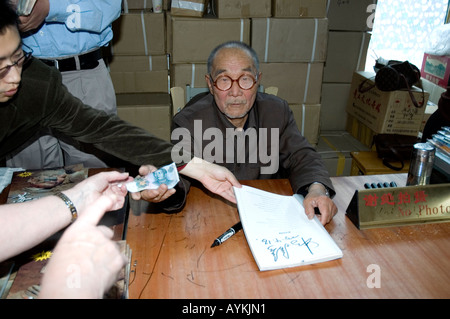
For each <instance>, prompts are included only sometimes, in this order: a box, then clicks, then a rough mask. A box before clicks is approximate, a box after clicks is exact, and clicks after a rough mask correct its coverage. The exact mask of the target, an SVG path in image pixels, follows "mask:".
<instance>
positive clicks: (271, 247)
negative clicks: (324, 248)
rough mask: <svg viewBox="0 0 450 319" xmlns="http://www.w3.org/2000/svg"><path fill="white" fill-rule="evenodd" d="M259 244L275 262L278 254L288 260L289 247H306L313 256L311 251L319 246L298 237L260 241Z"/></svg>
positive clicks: (309, 239) (309, 240) (310, 240)
mask: <svg viewBox="0 0 450 319" xmlns="http://www.w3.org/2000/svg"><path fill="white" fill-rule="evenodd" d="M261 242H262V243H263V244H264V245H265V246H266V248H267V250H268V251H269V252H270V253H271V254H272V256H273V259H274V261H275V262H276V261H277V260H278V257H279V255H280V254H281V255H282V256H283V257H284V258H286V259H289V250H288V248H289V247H306V248H307V249H308V252H309V253H310V254H311V255H314V252H313V249H314V248H317V247H319V244H318V243H316V242H314V241H312V239H311V238H308V239H306V240H305V239H304V238H303V237H301V236H300V235H296V236H284V237H277V238H274V239H261Z"/></svg>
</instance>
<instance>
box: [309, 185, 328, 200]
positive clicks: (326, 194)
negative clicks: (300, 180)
mask: <svg viewBox="0 0 450 319" xmlns="http://www.w3.org/2000/svg"><path fill="white" fill-rule="evenodd" d="M314 184H320V185H322V186H323V187H324V188H325V196H327V197H328V198H330V197H331V196H330V191H329V190H328V187H326V186H325V185H323V184H322V183H319V182H314V183H311V184H310V185H309V186H308V188H307V189H306V190H307V191H309V188H310V187H311V185H314Z"/></svg>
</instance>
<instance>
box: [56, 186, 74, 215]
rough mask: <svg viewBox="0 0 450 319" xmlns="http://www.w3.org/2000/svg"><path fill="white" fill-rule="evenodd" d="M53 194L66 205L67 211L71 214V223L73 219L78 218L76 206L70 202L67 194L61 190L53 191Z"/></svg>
mask: <svg viewBox="0 0 450 319" xmlns="http://www.w3.org/2000/svg"><path fill="white" fill-rule="evenodd" d="M55 196H57V197H59V198H60V199H61V200H62V201H63V202H64V204H65V205H66V207H67V208H68V210H69V212H70V214H71V221H70V222H71V223H73V222H74V221H75V220H77V218H78V211H77V207H76V206H75V204H74V203H73V202H72V200H71V199H70V198H69V196H67V195H66V194H64V193H62V192H57V193H55Z"/></svg>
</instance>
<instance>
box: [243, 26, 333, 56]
mask: <svg viewBox="0 0 450 319" xmlns="http://www.w3.org/2000/svg"><path fill="white" fill-rule="evenodd" d="M327 38H328V21H327V19H316V18H311V19H294V18H266V19H264V18H254V19H252V34H251V39H252V47H253V49H254V50H255V51H256V53H257V54H258V56H259V59H260V61H261V62H324V61H325V60H326V53H327Z"/></svg>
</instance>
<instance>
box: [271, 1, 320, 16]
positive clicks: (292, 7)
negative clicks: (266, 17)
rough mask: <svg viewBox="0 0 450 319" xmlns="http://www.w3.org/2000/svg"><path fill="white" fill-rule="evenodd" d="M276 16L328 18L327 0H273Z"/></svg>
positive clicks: (273, 13) (273, 10)
mask: <svg viewBox="0 0 450 319" xmlns="http://www.w3.org/2000/svg"><path fill="white" fill-rule="evenodd" d="M272 16H273V17H274V18H326V16H327V0H272Z"/></svg>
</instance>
